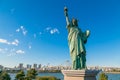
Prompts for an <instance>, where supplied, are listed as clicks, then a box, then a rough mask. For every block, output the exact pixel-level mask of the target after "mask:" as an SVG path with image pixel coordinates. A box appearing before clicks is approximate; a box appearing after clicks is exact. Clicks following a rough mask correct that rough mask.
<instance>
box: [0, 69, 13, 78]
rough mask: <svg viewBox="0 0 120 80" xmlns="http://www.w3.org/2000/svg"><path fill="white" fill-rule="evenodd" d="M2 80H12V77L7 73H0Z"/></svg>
mask: <svg viewBox="0 0 120 80" xmlns="http://www.w3.org/2000/svg"><path fill="white" fill-rule="evenodd" d="M0 80H11V78H10V75H9V74H8V73H7V72H6V71H3V72H0Z"/></svg>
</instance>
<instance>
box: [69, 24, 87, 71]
mask: <svg viewBox="0 0 120 80" xmlns="http://www.w3.org/2000/svg"><path fill="white" fill-rule="evenodd" d="M67 30H68V44H69V49H70V56H71V59H72V68H73V69H75V70H77V69H83V68H86V50H85V46H84V44H85V43H86V42H87V37H88V35H87V33H86V32H87V31H86V32H85V33H83V32H82V31H81V29H80V28H79V27H78V26H73V25H72V24H69V25H67Z"/></svg>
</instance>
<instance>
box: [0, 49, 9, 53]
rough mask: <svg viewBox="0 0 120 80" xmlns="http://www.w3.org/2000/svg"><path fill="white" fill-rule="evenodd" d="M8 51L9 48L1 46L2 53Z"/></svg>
mask: <svg viewBox="0 0 120 80" xmlns="http://www.w3.org/2000/svg"><path fill="white" fill-rule="evenodd" d="M6 51H8V49H7V48H0V53H6Z"/></svg>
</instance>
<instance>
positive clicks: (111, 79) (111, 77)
mask: <svg viewBox="0 0 120 80" xmlns="http://www.w3.org/2000/svg"><path fill="white" fill-rule="evenodd" d="M107 75H108V80H120V74H112V73H109V74H107ZM10 76H11V80H14V79H15V76H16V74H10ZM38 76H55V77H57V78H58V79H61V80H64V76H63V74H62V73H39V74H38ZM98 77H99V76H98V75H97V80H98Z"/></svg>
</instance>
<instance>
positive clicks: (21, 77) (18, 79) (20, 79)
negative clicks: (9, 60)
mask: <svg viewBox="0 0 120 80" xmlns="http://www.w3.org/2000/svg"><path fill="white" fill-rule="evenodd" d="M24 78H25V73H24V71H22V70H21V71H20V72H18V73H17V75H16V77H15V79H16V80H24Z"/></svg>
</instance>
